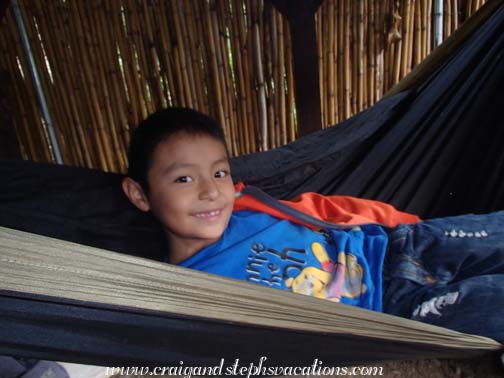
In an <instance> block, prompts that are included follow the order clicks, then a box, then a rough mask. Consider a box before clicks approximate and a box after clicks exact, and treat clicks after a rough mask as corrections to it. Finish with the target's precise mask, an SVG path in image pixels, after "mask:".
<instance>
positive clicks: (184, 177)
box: [175, 176, 193, 183]
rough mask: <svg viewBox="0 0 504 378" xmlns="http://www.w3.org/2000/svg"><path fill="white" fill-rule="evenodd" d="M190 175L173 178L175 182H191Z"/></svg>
mask: <svg viewBox="0 0 504 378" xmlns="http://www.w3.org/2000/svg"><path fill="white" fill-rule="evenodd" d="M192 180H193V179H192V177H191V176H180V177H179V178H177V179H176V180H175V182H182V183H186V182H192Z"/></svg>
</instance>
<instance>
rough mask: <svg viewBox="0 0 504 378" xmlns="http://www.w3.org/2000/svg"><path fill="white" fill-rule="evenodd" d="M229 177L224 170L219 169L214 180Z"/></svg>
mask: <svg viewBox="0 0 504 378" xmlns="http://www.w3.org/2000/svg"><path fill="white" fill-rule="evenodd" d="M228 175H229V172H228V171H226V170H223V169H221V170H220V171H217V172H215V177H216V178H224V177H227V176H228Z"/></svg>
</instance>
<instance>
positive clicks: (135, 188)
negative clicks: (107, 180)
mask: <svg viewBox="0 0 504 378" xmlns="http://www.w3.org/2000/svg"><path fill="white" fill-rule="evenodd" d="M122 190H123V192H124V194H125V195H126V197H128V199H129V200H130V202H131V203H132V204H133V205H135V206H136V207H137V208H139V209H140V210H142V211H149V210H150V205H149V200H148V199H147V196H146V194H145V192H144V191H143V189H142V186H141V185H140V184H139V183H138V182H136V181H135V180H133V179H132V178H131V177H125V178H124V179H123V180H122Z"/></svg>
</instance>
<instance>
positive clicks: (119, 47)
mask: <svg viewBox="0 0 504 378" xmlns="http://www.w3.org/2000/svg"><path fill="white" fill-rule="evenodd" d="M483 2H484V1H482V0H445V1H444V3H445V12H444V15H443V19H444V32H445V33H444V37H447V36H448V35H449V34H450V33H451V32H452V31H453V30H454V29H456V28H457V27H458V25H459V24H460V23H461V22H462V21H463V20H465V19H466V18H467V17H469V16H470V15H471V14H472V13H474V12H475V11H476V10H477V9H478V8H479V7H480V6H481V5H482V3H483ZM19 3H20V7H21V11H22V14H23V18H24V22H25V25H26V28H27V31H28V34H29V39H30V45H31V48H32V50H33V53H34V56H35V61H36V65H37V67H38V71H39V74H40V77H41V84H42V87H43V90H44V93H45V95H46V98H47V101H48V105H49V111H50V114H51V117H52V121H53V125H54V127H55V129H56V134H57V137H58V141H59V144H60V147H61V150H62V155H63V157H64V161H65V164H69V165H77V166H87V167H95V168H100V169H103V170H108V171H124V170H125V167H126V155H125V151H126V146H127V145H128V141H129V133H130V130H131V129H132V128H133V127H134V126H135V125H136V124H138V122H139V121H140V120H142V119H144V118H145V117H146V116H147V115H148V114H150V113H151V112H153V111H155V110H156V109H158V108H161V107H166V106H189V107H193V108H196V109H198V110H200V111H202V112H205V113H207V114H210V115H211V116H213V117H215V118H217V119H218V120H219V121H220V122H221V124H222V125H223V127H224V130H225V134H226V138H227V141H228V143H229V146H230V150H231V152H232V154H233V155H238V154H243V153H249V152H254V151H260V150H265V149H269V148H274V147H277V146H280V145H282V144H285V143H287V142H289V141H292V140H294V139H295V138H296V117H295V114H296V113H295V96H294V85H293V84H294V83H293V75H292V63H291V58H290V57H291V49H292V47H291V44H290V38H289V29H288V24H287V22H286V20H285V19H284V18H283V17H282V16H281V15H280V13H279V12H277V11H276V10H275V9H274V8H273V7H272V5H271V4H270V2H269V1H266V2H264V1H263V0H171V1H167V0H152V1H139V0H94V1H83V0H66V1H63V0H53V1H41V0H19ZM432 3H433V0H354V1H352V0H325V1H324V2H323V5H322V6H321V8H320V9H319V11H318V12H317V15H316V17H317V34H318V49H319V63H320V84H321V99H322V119H323V122H324V126H327V125H331V124H335V123H337V122H340V121H342V120H344V119H346V118H348V117H349V116H351V115H352V114H355V113H357V112H359V111H360V110H362V109H364V108H366V107H368V106H370V105H372V104H374V103H375V102H376V101H377V100H379V99H380V98H381V97H382V95H383V94H384V93H385V92H386V91H387V90H388V89H389V88H390V87H391V86H392V85H394V84H395V83H396V82H398V81H399V80H400V78H401V77H403V76H404V75H406V74H407V73H408V72H409V71H410V70H411V69H412V68H413V67H414V65H415V64H417V63H418V62H420V61H421V60H422V59H423V58H424V57H425V56H426V55H427V54H428V53H429V52H430V51H431V50H432V48H433V44H432V17H431V15H432V12H433V11H432ZM0 48H1V53H0V70H5V71H7V72H8V73H9V74H10V75H11V77H12V82H13V87H14V91H13V93H12V101H13V103H14V106H13V108H14V109H15V114H14V124H15V128H16V132H17V135H18V139H19V141H20V145H21V149H22V153H23V156H24V157H25V158H26V159H32V160H36V161H52V160H53V156H52V155H53V154H52V151H51V148H50V143H49V142H48V133H47V129H46V125H45V124H44V121H43V119H42V116H41V111H40V107H39V105H38V102H37V96H36V92H35V88H34V83H33V79H32V76H31V75H30V71H29V68H28V65H27V59H26V56H25V53H24V51H23V49H22V44H21V40H20V35H19V32H18V30H17V27H16V24H15V20H14V17H13V13H12V9H9V10H8V12H7V15H6V17H5V18H4V20H2V23H1V25H0Z"/></svg>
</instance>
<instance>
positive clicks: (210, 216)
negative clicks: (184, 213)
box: [194, 209, 222, 220]
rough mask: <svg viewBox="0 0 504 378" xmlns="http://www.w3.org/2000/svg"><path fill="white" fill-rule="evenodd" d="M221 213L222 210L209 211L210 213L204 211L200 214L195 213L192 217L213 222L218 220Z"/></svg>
mask: <svg viewBox="0 0 504 378" xmlns="http://www.w3.org/2000/svg"><path fill="white" fill-rule="evenodd" d="M221 213H222V209H218V210H211V211H204V212H201V213H195V214H194V216H195V217H196V218H199V219H204V220H213V219H216V218H218V217H219V216H220V215H221Z"/></svg>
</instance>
